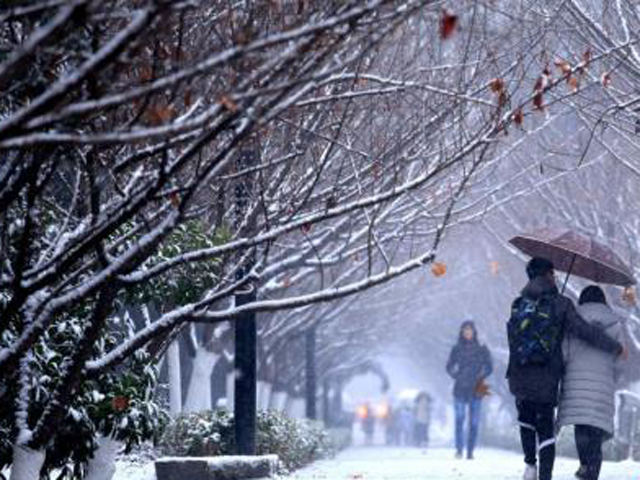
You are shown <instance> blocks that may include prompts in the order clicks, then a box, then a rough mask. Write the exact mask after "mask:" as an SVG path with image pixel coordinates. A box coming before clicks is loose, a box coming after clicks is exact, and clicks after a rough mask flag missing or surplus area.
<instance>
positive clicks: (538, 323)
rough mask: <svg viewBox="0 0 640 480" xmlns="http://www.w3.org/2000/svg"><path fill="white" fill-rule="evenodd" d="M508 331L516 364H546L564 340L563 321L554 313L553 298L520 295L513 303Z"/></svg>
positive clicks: (510, 346) (511, 351)
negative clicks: (560, 321)
mask: <svg viewBox="0 0 640 480" xmlns="http://www.w3.org/2000/svg"><path fill="white" fill-rule="evenodd" d="M507 334H508V337H509V350H510V353H511V356H512V358H513V360H514V361H515V363H516V364H517V365H521V366H527V365H538V366H542V365H547V364H548V363H549V362H550V361H551V359H552V358H553V355H554V353H555V352H556V349H558V348H560V342H561V340H562V325H560V323H559V322H558V321H557V319H556V318H555V317H554V312H553V298H552V297H550V296H542V297H540V298H538V299H537V300H533V299H531V298H526V297H518V298H517V299H516V300H515V301H514V302H513V305H512V306H511V317H510V318H509V322H508V323H507Z"/></svg>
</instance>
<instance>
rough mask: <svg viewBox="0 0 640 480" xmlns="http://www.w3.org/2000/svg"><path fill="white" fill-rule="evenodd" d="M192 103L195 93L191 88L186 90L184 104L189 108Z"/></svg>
mask: <svg viewBox="0 0 640 480" xmlns="http://www.w3.org/2000/svg"><path fill="white" fill-rule="evenodd" d="M191 105H193V94H192V93H191V90H187V91H186V92H184V106H185V107H187V108H189V107H190V106H191Z"/></svg>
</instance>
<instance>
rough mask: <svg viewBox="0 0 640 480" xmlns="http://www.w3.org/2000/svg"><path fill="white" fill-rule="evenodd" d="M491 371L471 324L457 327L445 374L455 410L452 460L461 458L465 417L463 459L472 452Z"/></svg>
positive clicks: (490, 362) (488, 359)
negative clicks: (450, 381)
mask: <svg viewBox="0 0 640 480" xmlns="http://www.w3.org/2000/svg"><path fill="white" fill-rule="evenodd" d="M492 371H493V363H492V360H491V353H490V352H489V349H488V348H487V347H486V346H485V345H481V344H480V342H479V341H478V332H477V331H476V326H475V324H474V323H473V322H472V321H470V320H469V321H466V322H464V323H462V325H461V326H460V333H459V335H458V341H457V342H456V344H455V345H454V346H453V348H452V349H451V353H450V354H449V360H448V361H447V373H448V374H449V375H450V376H451V377H452V378H453V379H454V381H455V382H454V385H453V400H454V407H455V417H456V427H455V441H456V457H457V458H462V455H463V453H464V447H465V435H464V433H465V432H464V430H465V428H464V427H465V418H466V417H467V411H468V414H469V432H468V434H467V436H466V440H467V441H466V448H467V458H468V459H472V458H473V451H474V449H475V446H476V441H477V438H478V428H479V426H480V406H481V403H482V397H483V396H484V394H485V391H484V388H485V387H484V385H485V384H484V380H485V378H487V377H488V376H489V375H491V372H492Z"/></svg>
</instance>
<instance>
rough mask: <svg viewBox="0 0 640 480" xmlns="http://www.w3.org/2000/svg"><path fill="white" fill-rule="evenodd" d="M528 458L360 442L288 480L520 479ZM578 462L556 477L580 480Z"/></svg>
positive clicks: (614, 478) (630, 469) (622, 467)
mask: <svg viewBox="0 0 640 480" xmlns="http://www.w3.org/2000/svg"><path fill="white" fill-rule="evenodd" d="M523 466H524V464H523V461H522V457H521V456H520V455H518V454H516V453H514V452H507V451H504V450H495V449H478V451H477V454H476V458H475V459H474V460H459V459H455V458H453V450H452V449H446V448H434V449H430V450H419V449H410V448H384V447H368V448H367V447H359V448H352V449H349V450H346V451H344V452H342V453H341V454H340V455H338V456H337V457H336V458H334V459H330V460H323V461H320V462H316V463H314V464H313V465H311V466H309V467H307V468H305V469H302V470H300V471H298V472H295V473H293V474H292V475H290V476H288V477H286V479H285V480H460V479H470V480H520V479H521V478H522V471H523ZM577 468H578V461H577V460H575V459H571V458H557V459H556V466H555V469H554V476H553V478H554V480H574V479H575V477H574V475H573V474H574V472H575V471H576V469H577ZM600 480H640V463H637V462H630V461H626V462H621V463H613V462H605V463H604V465H603V467H602V474H601V475H600Z"/></svg>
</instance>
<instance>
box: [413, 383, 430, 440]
mask: <svg viewBox="0 0 640 480" xmlns="http://www.w3.org/2000/svg"><path fill="white" fill-rule="evenodd" d="M415 419H416V425H415V436H414V441H415V445H416V446H417V447H427V445H428V444H429V424H430V423H431V396H430V395H429V394H428V393H427V392H420V393H419V394H418V396H417V397H416V400H415Z"/></svg>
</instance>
